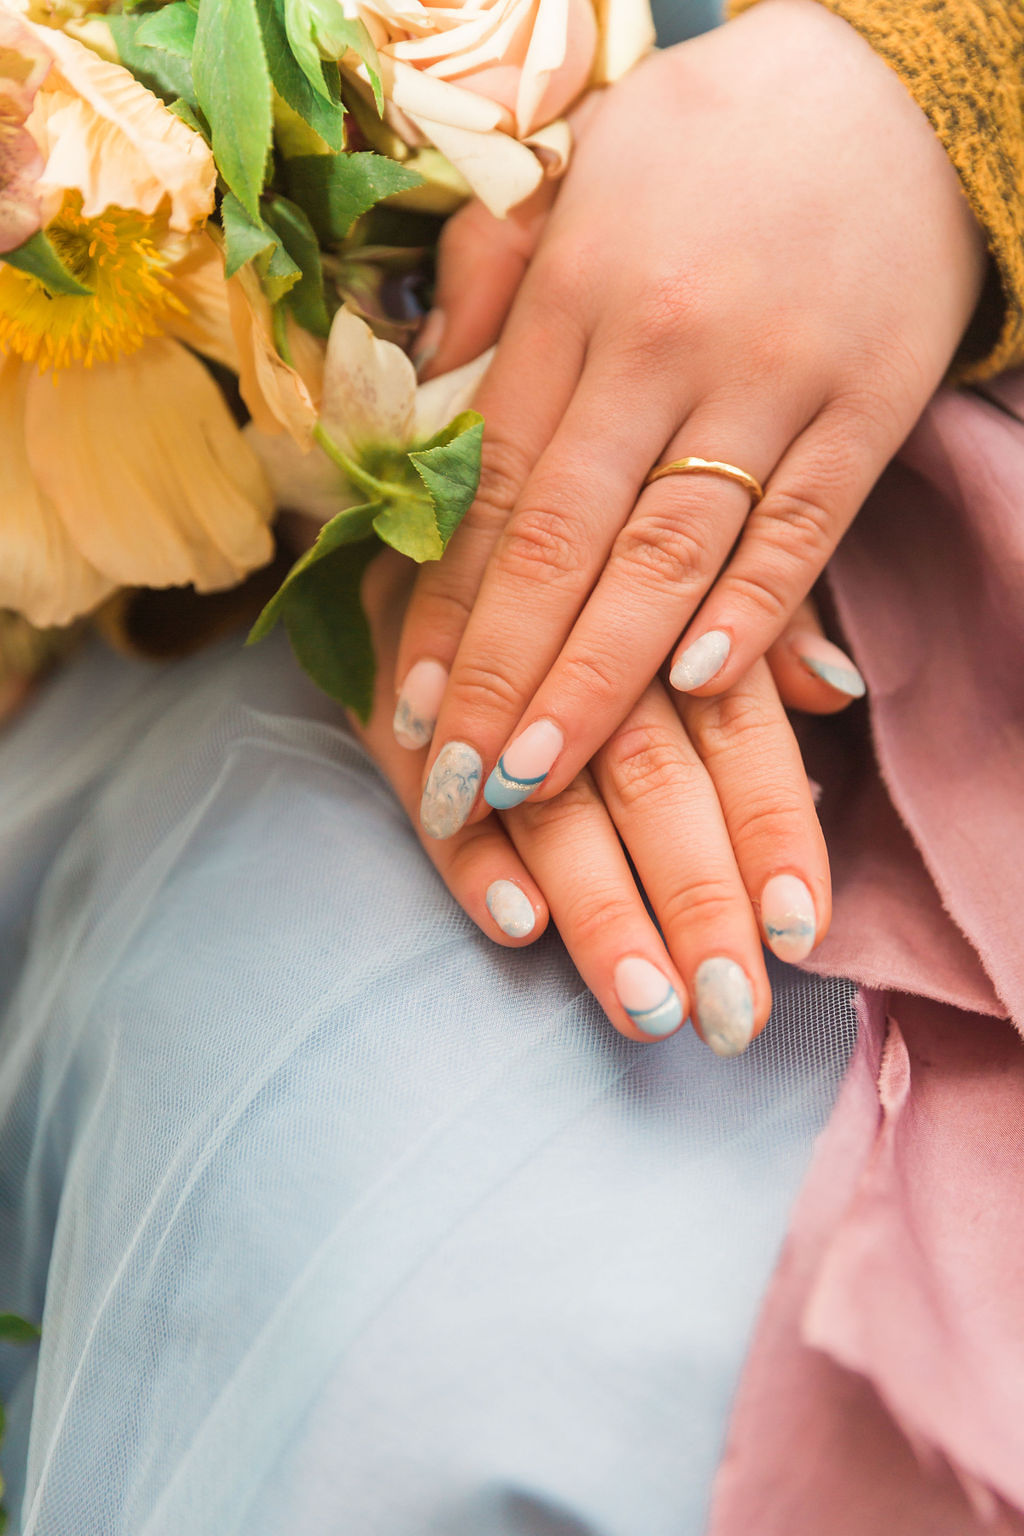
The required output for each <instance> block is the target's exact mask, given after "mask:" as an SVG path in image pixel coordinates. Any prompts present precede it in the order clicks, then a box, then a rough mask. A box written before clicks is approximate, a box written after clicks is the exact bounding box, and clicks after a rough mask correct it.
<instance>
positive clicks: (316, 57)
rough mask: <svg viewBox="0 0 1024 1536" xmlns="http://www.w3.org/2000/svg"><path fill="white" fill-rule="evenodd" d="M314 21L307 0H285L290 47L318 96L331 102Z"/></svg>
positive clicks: (285, 15)
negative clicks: (314, 30)
mask: <svg viewBox="0 0 1024 1536" xmlns="http://www.w3.org/2000/svg"><path fill="white" fill-rule="evenodd" d="M312 21H313V18H312V15H311V10H310V7H309V5H308V4H307V0H284V29H285V32H286V33H287V36H288V46H289V47H290V48H291V50H292V53H293V55H294V56H295V59H296V61H297V63H298V66H299V68H300V69H301V70H302V73H303V74H304V75H305V77H306V79H307V80H308V81H309V83H310V85H311V86H312V87H313V90H314V91H315V92H316V94H317V95H318V96H322V97H324V98H325V99H326V100H330V96H329V94H328V91H327V86H326V84H325V82H324V73H323V69H322V67H321V62H322V61H321V58H320V50H319V48H318V47H317V45H316V42H315V40H314V33H313V25H312Z"/></svg>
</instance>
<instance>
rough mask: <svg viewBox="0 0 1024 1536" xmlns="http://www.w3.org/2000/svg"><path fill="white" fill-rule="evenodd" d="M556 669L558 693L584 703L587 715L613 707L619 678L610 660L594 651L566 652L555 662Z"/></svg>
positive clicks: (618, 673)
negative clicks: (557, 672) (582, 652)
mask: <svg viewBox="0 0 1024 1536" xmlns="http://www.w3.org/2000/svg"><path fill="white" fill-rule="evenodd" d="M558 670H559V674H560V681H559V687H560V690H561V691H562V692H563V693H564V694H565V695H566V696H567V697H568V698H571V699H574V700H579V701H582V702H585V704H586V706H587V710H588V713H595V714H596V713H603V712H604V711H606V710H608V709H611V708H613V707H614V706H615V705H616V704H617V702H618V699H619V693H620V689H621V687H622V677H621V673H620V671H619V669H618V668H617V667H616V665H615V663H614V662H613V660H612V659H611V658H610V657H608V658H606V657H605V656H603V655H602V654H601V653H600V652H597V651H591V652H589V653H587V654H580V653H579V652H578V651H570V652H569V653H568V654H566V655H563V657H562V658H561V660H560V661H559V663H558ZM623 712H624V711H623Z"/></svg>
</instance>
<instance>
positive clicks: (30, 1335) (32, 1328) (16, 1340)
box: [0, 1312, 39, 1344]
mask: <svg viewBox="0 0 1024 1536" xmlns="http://www.w3.org/2000/svg"><path fill="white" fill-rule="evenodd" d="M0 1340H2V1341H3V1342H4V1343H5V1344H36V1343H38V1342H39V1329H38V1328H37V1327H36V1325H35V1323H30V1322H29V1320H28V1318H27V1317H18V1315H17V1313H15V1312H0Z"/></svg>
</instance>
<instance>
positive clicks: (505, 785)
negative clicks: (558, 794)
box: [484, 757, 547, 811]
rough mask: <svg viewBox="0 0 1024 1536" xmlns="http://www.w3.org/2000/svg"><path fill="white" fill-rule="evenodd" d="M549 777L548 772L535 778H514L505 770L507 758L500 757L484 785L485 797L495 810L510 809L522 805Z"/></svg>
mask: <svg viewBox="0 0 1024 1536" xmlns="http://www.w3.org/2000/svg"><path fill="white" fill-rule="evenodd" d="M546 778H547V774H546V773H542V774H539V775H538V776H537V778H535V779H514V778H513V777H512V775H511V774H510V773H506V772H505V759H504V758H503V757H499V759H498V766H497V768H495V769H494V771H493V772H492V774H491V776H490V778H489V779H488V780H487V783H486V784H485V785H484V799H485V800H486V801H487V804H488V805H489V806H490V807H491V808H492V809H493V810H495V811H510V810H511V809H512V807H513V806H514V805H522V803H523V801H524V800H527V799H529V797H530V795H532V794H533V792H534V790H535V789H536V788H537V787H538V786H539V785H541V784H543V783H544V780H545V779H546Z"/></svg>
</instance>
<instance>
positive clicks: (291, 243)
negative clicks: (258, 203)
mask: <svg viewBox="0 0 1024 1536" xmlns="http://www.w3.org/2000/svg"><path fill="white" fill-rule="evenodd" d="M265 207H266V212H265V217H266V222H267V223H268V224H269V225H270V227H271V229H273V230H274V231H275V232H276V233H277V235H278V236H279V237H280V240H281V244H282V245H283V246H284V248H285V250H286V251H287V253H288V255H289V256H290V257H291V259H292V261H293V262H294V263H295V265H296V266H297V267H298V269H299V273H300V276H299V280H298V282H297V283H296V284H295V286H294V287H293V288H292V289H291V290H290V291H289V293H288V307H289V309H290V310H291V311H292V313H293V314H294V316H295V318H296V320H297V321H298V322H299V324H300V325H301V326H304V327H305V329H306V330H307V331H311V332H312V334H313V335H314V336H322V337H323V338H324V340H326V339H327V337H328V335H329V334H330V330H331V317H330V315H329V314H328V313H327V305H326V303H325V301H324V273H323V266H322V265H321V262H320V242H319V241H318V240H317V237H316V233H315V231H314V229H313V226H312V224H310V222H309V220H308V219H307V217H306V215H305V214H304V213H303V211H302V209H301V208H298V207H296V205H295V204H294V203H291V202H289V201H288V199H287V198H286V197H273V198H271V199H270V200H269V201H268V202H267V203H266V205H265Z"/></svg>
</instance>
